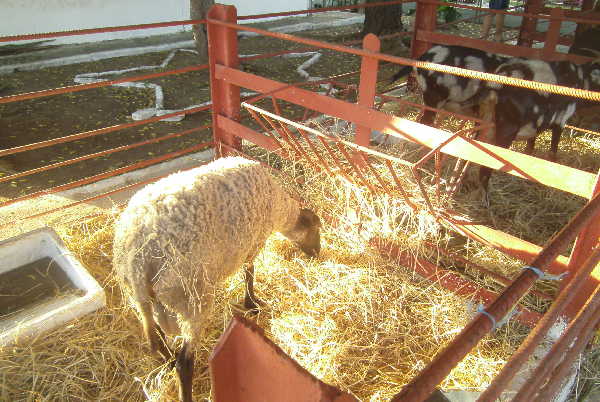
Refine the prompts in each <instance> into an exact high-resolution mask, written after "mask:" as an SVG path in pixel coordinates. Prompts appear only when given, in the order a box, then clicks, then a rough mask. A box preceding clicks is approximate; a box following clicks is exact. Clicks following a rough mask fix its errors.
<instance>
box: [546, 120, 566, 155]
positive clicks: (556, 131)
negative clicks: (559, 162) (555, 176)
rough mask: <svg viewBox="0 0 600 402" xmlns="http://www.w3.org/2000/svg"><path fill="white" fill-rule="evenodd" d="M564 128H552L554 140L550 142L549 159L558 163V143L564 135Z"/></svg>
mask: <svg viewBox="0 0 600 402" xmlns="http://www.w3.org/2000/svg"><path fill="white" fill-rule="evenodd" d="M562 132H563V128H562V127H560V126H552V139H551V140H550V155H548V159H549V160H550V161H552V162H556V159H557V158H556V154H557V153H558V142H559V141H560V136H561V135H562Z"/></svg>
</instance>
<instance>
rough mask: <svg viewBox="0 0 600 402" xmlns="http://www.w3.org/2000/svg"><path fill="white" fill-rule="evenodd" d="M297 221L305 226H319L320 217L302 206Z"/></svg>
mask: <svg viewBox="0 0 600 402" xmlns="http://www.w3.org/2000/svg"><path fill="white" fill-rule="evenodd" d="M298 223H299V224H300V225H301V226H303V227H306V228H311V227H315V226H318V227H320V226H321V219H319V217H318V216H317V215H316V214H315V213H314V212H313V211H311V210H310V209H306V208H303V209H301V210H300V216H299V217H298Z"/></svg>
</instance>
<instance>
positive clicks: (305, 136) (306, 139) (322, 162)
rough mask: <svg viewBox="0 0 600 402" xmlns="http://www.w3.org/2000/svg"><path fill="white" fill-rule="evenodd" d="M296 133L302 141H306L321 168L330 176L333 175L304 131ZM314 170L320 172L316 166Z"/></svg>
mask: <svg viewBox="0 0 600 402" xmlns="http://www.w3.org/2000/svg"><path fill="white" fill-rule="evenodd" d="M298 131H299V132H300V135H301V136H302V138H304V141H306V142H307V143H308V146H309V147H310V149H311V150H312V151H313V153H314V154H315V156H316V157H317V160H318V161H319V163H320V164H321V166H323V167H324V168H325V170H327V172H328V173H329V174H330V175H333V171H332V170H331V169H330V167H329V164H328V163H327V162H326V161H325V159H324V158H323V157H322V156H321V152H319V150H318V149H317V146H316V145H315V144H314V143H313V142H312V140H311V139H310V136H309V135H308V134H307V133H306V132H305V131H304V130H300V129H299V130H298ZM315 168H316V169H317V170H321V169H319V168H318V167H317V166H315Z"/></svg>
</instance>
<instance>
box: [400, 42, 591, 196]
mask: <svg viewBox="0 0 600 402" xmlns="http://www.w3.org/2000/svg"><path fill="white" fill-rule="evenodd" d="M419 60H421V61H428V62H434V63H438V64H444V65H449V66H454V67H462V68H468V69H471V70H476V71H484V72H490V73H495V74H499V75H504V76H508V77H514V78H522V79H526V80H531V81H538V82H542V83H547V84H557V85H562V86H568V87H572V88H581V89H593V90H598V89H599V88H600V65H599V64H597V63H588V64H585V65H581V66H578V65H576V64H573V63H571V62H568V61H558V62H545V61H541V60H528V59H521V58H508V57H502V56H497V55H493V54H490V53H486V52H483V51H481V50H477V49H471V48H466V47H462V46H443V45H437V46H434V47H432V48H431V49H430V50H428V51H427V52H425V53H424V54H423V55H422V56H421V57H420V58H419ZM408 71H410V67H408V68H407V67H404V68H402V69H401V70H400V71H399V72H398V73H397V74H395V75H394V77H393V80H397V79H399V78H400V77H402V76H404V75H406V74H407V73H408ZM416 76H417V83H418V85H419V87H420V88H421V90H422V92H423V101H424V103H425V104H426V105H427V106H431V107H436V108H438V109H445V110H449V111H460V112H462V113H465V114H468V113H471V114H473V113H474V114H476V115H480V112H482V111H481V110H479V109H480V107H482V105H483V104H484V103H486V104H488V105H490V104H491V106H490V108H491V109H492V110H493V115H494V122H495V124H496V132H495V134H494V135H493V136H492V138H490V139H488V141H489V142H490V143H492V144H494V145H498V146H501V147H504V148H508V147H509V146H510V145H511V144H512V142H513V141H514V140H515V139H522V140H527V148H526V152H527V153H528V154H531V153H532V152H533V148H534V145H535V138H536V136H537V135H538V134H539V133H541V132H542V131H544V130H547V129H551V130H552V140H551V154H550V159H551V160H555V159H556V153H557V150H558V142H559V140H560V136H561V133H562V131H563V128H564V126H565V124H566V122H567V121H568V120H569V118H570V117H571V116H572V115H573V113H574V112H575V110H576V108H577V104H578V103H583V102H581V101H578V99H577V98H573V97H569V96H563V95H556V94H552V93H547V92H544V91H531V90H529V89H524V88H520V87H513V86H509V85H503V84H498V83H495V82H482V81H480V80H477V79H470V78H464V77H458V76H454V75H451V74H446V73H439V72H434V71H429V70H423V69H417V71H416ZM488 117H489V116H488ZM434 118H435V112H433V111H428V112H425V113H424V115H423V117H422V118H421V123H424V124H428V123H432V122H433V120H434ZM490 175H491V169H489V168H487V167H481V170H480V183H481V186H482V188H483V190H484V191H485V192H486V193H487V187H488V182H489V178H490Z"/></svg>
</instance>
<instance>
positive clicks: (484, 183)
mask: <svg viewBox="0 0 600 402" xmlns="http://www.w3.org/2000/svg"><path fill="white" fill-rule="evenodd" d="M491 176H492V169H491V168H489V167H487V166H481V167H480V168H479V188H480V189H481V191H482V199H481V202H482V203H483V205H484V206H485V207H486V208H489V207H490V195H489V187H490V177H491Z"/></svg>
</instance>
